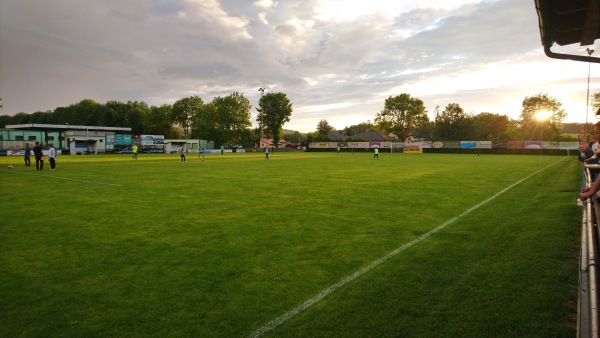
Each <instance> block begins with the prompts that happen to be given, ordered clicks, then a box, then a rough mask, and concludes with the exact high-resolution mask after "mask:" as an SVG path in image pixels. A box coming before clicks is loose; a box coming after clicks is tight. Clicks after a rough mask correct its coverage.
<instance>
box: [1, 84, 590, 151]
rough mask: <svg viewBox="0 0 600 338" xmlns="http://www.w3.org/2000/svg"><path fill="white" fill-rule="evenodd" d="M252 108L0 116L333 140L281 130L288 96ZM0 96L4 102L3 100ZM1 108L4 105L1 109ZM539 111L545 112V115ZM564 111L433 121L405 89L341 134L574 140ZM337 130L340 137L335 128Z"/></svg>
mask: <svg viewBox="0 0 600 338" xmlns="http://www.w3.org/2000/svg"><path fill="white" fill-rule="evenodd" d="M259 91H261V97H260V100H259V103H258V107H257V108H256V110H257V112H258V114H257V117H256V122H257V123H258V127H257V128H254V129H253V128H252V123H251V122H250V110H251V109H252V105H251V104H250V101H249V100H248V99H247V98H246V97H244V95H243V94H240V93H238V92H234V93H232V94H230V95H227V96H224V97H220V96H218V97H215V98H213V100H212V101H210V102H204V101H203V100H202V98H200V97H198V96H190V97H186V98H182V99H180V100H178V101H176V102H175V103H174V104H173V105H168V104H164V105H161V106H149V105H148V104H146V103H145V102H140V101H128V102H120V101H108V102H106V103H104V104H101V103H97V102H95V101H93V100H90V99H85V100H82V101H80V102H78V103H75V104H71V105H69V106H67V107H58V108H56V109H55V110H54V111H46V112H35V113H32V114H27V113H18V114H16V115H14V116H9V115H0V125H1V126H3V127H4V126H6V125H10V124H27V123H45V124H72V125H98V126H108V127H130V128H131V129H132V133H133V134H156V135H165V137H166V138H199V139H205V140H211V141H214V142H215V144H216V145H227V146H236V145H239V146H243V147H252V146H254V142H255V140H256V139H258V138H272V139H273V140H274V144H278V142H279V140H280V139H281V138H283V137H284V136H285V138H286V139H287V140H288V141H291V142H299V141H300V140H301V138H302V139H305V142H311V141H335V135H332V134H331V133H332V132H333V131H334V128H333V127H332V126H331V125H330V124H329V123H328V122H327V120H325V119H323V120H320V121H319V122H318V124H317V127H316V130H315V131H314V132H310V133H308V135H306V138H303V137H302V135H301V134H300V133H299V132H289V131H288V132H286V134H285V135H284V130H283V126H284V124H285V123H286V122H289V120H290V117H291V114H292V103H291V102H290V100H289V99H288V98H287V95H286V94H285V93H281V92H279V93H267V94H265V93H264V89H263V88H261V89H259ZM0 100H1V99H0ZM591 102H592V106H593V107H595V109H598V108H600V93H596V94H594V95H593V96H592V101H591ZM0 107H1V106H0ZM542 115H543V116H542ZM565 117H566V113H565V111H564V109H563V108H562V103H561V102H559V101H558V100H556V99H555V98H553V97H550V96H549V95H548V94H545V93H540V94H537V95H533V96H529V97H526V98H525V99H524V100H523V102H522V110H521V114H520V118H519V119H516V120H514V119H511V118H509V117H508V116H506V115H500V114H494V113H488V112H483V113H480V114H476V115H475V114H469V113H467V112H465V110H464V109H463V108H462V107H461V106H460V105H459V104H458V103H449V104H448V105H447V106H446V107H445V108H444V109H440V107H439V106H438V107H436V109H435V112H434V119H433V120H430V119H429V116H428V114H427V110H426V108H425V105H424V103H423V101H422V100H421V99H419V98H415V97H412V96H411V95H410V94H407V93H403V94H400V95H397V96H390V97H388V98H387V99H386V100H385V102H384V108H383V109H382V110H381V111H380V112H379V113H377V114H376V116H375V119H374V122H373V123H371V122H370V121H366V122H362V123H359V124H357V125H351V126H347V127H345V128H344V129H343V130H342V131H341V133H342V134H344V136H346V139H347V140H348V138H350V140H355V141H361V139H360V138H354V139H352V137H353V136H356V135H358V134H359V133H361V132H367V131H376V132H379V133H381V134H382V135H384V136H385V137H387V136H389V135H394V136H395V137H396V138H397V139H398V140H400V141H407V140H410V139H428V140H434V141H435V140H446V141H460V140H478V141H509V140H534V139H535V140H551V141H572V140H571V139H567V138H566V137H564V136H561V124H562V121H563V120H564V118H565ZM338 135H341V134H340V133H338Z"/></svg>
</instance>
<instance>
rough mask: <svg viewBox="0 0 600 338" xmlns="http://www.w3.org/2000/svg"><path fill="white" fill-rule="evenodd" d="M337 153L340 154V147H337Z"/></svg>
mask: <svg viewBox="0 0 600 338" xmlns="http://www.w3.org/2000/svg"><path fill="white" fill-rule="evenodd" d="M337 153H338V154H339V153H340V146H339V145H338V146H337Z"/></svg>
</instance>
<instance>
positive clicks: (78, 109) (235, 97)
mask: <svg viewBox="0 0 600 338" xmlns="http://www.w3.org/2000/svg"><path fill="white" fill-rule="evenodd" d="M251 109H252V105H251V104H250V101H249V100H248V99H247V98H246V97H244V95H243V94H240V93H238V92H234V93H232V94H230V95H227V96H224V97H220V96H218V97H215V98H214V99H213V100H212V101H210V102H206V103H205V102H204V101H203V100H202V98H200V97H198V96H190V97H186V98H182V99H180V100H178V101H176V102H175V103H174V104H173V105H168V104H164V105H161V106H149V105H148V104H146V103H145V102H140V101H128V102H120V101H108V102H106V103H104V104H102V103H98V102H95V101H93V100H90V99H84V100H82V101H80V102H78V103H74V104H71V105H69V106H67V107H58V108H56V109H55V110H54V111H46V112H35V113H33V114H27V113H23V112H22V113H18V114H16V115H14V116H9V115H0V126H2V127H6V125H11V124H29V123H40V124H70V125H87V126H106V127H129V128H131V132H132V133H133V134H150V135H165V137H166V138H171V139H179V138H185V139H187V138H194V139H204V140H210V141H214V142H215V144H216V145H219V146H220V145H224V146H229V147H232V146H242V147H253V146H254V141H255V140H256V139H257V138H260V137H267V138H273V139H274V140H275V144H277V142H278V141H279V139H280V138H281V136H282V130H283V125H284V124H285V123H286V122H289V120H290V116H291V114H292V104H291V102H290V100H289V99H288V98H287V96H286V94H284V93H267V94H264V95H261V98H260V100H259V103H258V107H257V108H256V110H257V111H258V117H257V122H258V128H255V129H252V123H251V121H250V116H251V115H250V110H251Z"/></svg>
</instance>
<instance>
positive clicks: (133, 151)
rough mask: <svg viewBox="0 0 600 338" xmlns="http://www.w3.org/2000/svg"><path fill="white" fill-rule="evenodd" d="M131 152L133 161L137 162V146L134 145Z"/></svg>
mask: <svg viewBox="0 0 600 338" xmlns="http://www.w3.org/2000/svg"><path fill="white" fill-rule="evenodd" d="M131 152H132V153H133V156H131V159H132V160H136V161H137V144H134V145H133V147H132V148H131Z"/></svg>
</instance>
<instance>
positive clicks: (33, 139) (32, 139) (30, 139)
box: [27, 135, 35, 141]
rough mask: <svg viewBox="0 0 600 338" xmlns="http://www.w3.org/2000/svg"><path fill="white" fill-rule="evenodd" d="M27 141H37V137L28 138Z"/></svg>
mask: <svg viewBox="0 0 600 338" xmlns="http://www.w3.org/2000/svg"><path fill="white" fill-rule="evenodd" d="M27 141H35V136H32V135H29V136H27Z"/></svg>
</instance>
